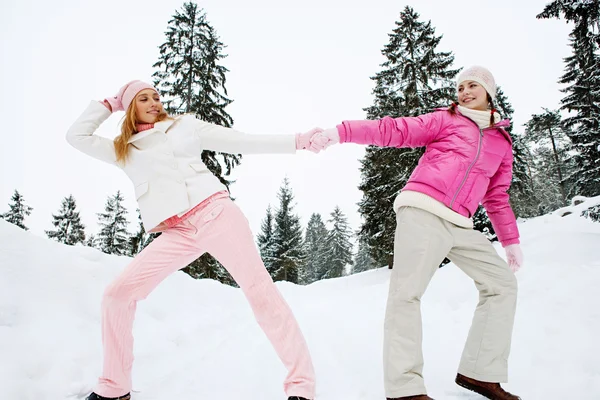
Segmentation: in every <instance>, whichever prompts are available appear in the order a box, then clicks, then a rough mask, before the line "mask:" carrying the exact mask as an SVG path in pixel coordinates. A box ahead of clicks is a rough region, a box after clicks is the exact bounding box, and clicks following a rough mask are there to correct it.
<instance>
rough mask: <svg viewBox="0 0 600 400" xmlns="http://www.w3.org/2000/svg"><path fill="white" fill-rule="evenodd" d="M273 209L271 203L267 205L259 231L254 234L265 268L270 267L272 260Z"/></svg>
mask: <svg viewBox="0 0 600 400" xmlns="http://www.w3.org/2000/svg"><path fill="white" fill-rule="evenodd" d="M273 224H274V219H273V211H272V210H271V205H269V206H268V207H267V215H266V216H265V218H264V219H263V220H262V222H261V224H260V233H259V234H258V235H256V241H257V245H258V249H259V251H260V257H261V258H262V260H263V262H264V263H265V267H267V270H268V269H269V268H270V267H271V262H272V261H273Z"/></svg>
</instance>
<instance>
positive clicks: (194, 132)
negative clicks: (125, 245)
mask: <svg viewBox="0 0 600 400" xmlns="http://www.w3.org/2000/svg"><path fill="white" fill-rule="evenodd" d="M110 115H111V113H110V111H109V110H108V109H107V108H106V107H105V106H104V105H102V104H101V103H100V102H97V101H92V102H91V103H90V105H89V106H88V107H87V108H86V110H85V111H84V112H83V114H81V116H80V117H79V118H77V120H76V121H75V123H74V124H73V125H72V126H71V128H70V129H69V131H68V132H67V141H68V142H69V143H70V144H71V145H72V146H73V147H75V148H76V149H78V150H81V151H82V152H84V153H86V154H88V155H90V156H92V157H94V158H97V159H99V160H102V161H105V162H107V163H109V164H114V165H116V166H117V167H119V168H121V169H122V170H123V171H124V172H125V173H126V174H127V176H128V177H129V179H131V181H132V182H133V185H134V187H135V197H136V199H137V202H138V204H139V208H140V213H141V215H142V222H143V224H144V228H145V229H146V231H149V232H150V231H152V230H153V229H154V228H156V227H157V226H158V225H159V224H160V223H161V222H162V221H164V220H166V219H167V218H169V217H172V216H174V215H179V216H181V215H183V214H184V213H185V212H186V211H188V210H189V209H191V208H192V207H194V206H195V205H197V204H198V203H200V202H202V201H203V200H204V199H206V198H208V197H210V196H211V195H212V194H214V193H216V192H219V191H221V190H226V187H225V186H224V185H223V184H222V183H221V182H220V181H219V179H217V177H215V176H214V175H213V174H212V173H211V172H210V171H209V170H208V168H207V167H206V165H205V164H204V163H203V162H202V159H201V154H202V150H205V149H206V150H213V151H217V152H223V153H231V154H259V153H295V152H296V142H295V136H294V135H247V134H244V133H242V132H238V131H236V130H234V129H231V128H225V127H222V126H219V125H215V124H210V123H207V122H203V121H200V120H198V119H196V118H195V117H193V116H191V115H184V116H181V117H178V118H176V119H175V120H166V121H161V122H157V123H156V124H154V128H152V129H148V130H145V131H142V132H140V133H136V134H135V135H133V136H132V138H131V139H130V140H129V143H130V144H131V146H130V152H129V158H128V160H127V162H126V163H125V164H121V163H117V157H116V153H115V149H114V144H113V141H112V140H110V139H108V138H105V137H101V136H98V135H94V132H95V131H96V129H98V127H99V126H100V124H101V123H102V122H104V121H105V120H106V119H107V118H108V117H109V116H110Z"/></svg>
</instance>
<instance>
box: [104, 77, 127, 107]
mask: <svg viewBox="0 0 600 400" xmlns="http://www.w3.org/2000/svg"><path fill="white" fill-rule="evenodd" d="M128 86H129V83H128V84H126V85H124V86H123V87H121V89H119V91H118V92H117V94H115V95H114V96H112V97H107V98H106V99H104V101H105V102H107V103H108V104H110V108H111V111H112V112H117V111H125V108H124V107H123V103H122V101H121V100H122V99H123V93H125V90H126V89H127V87H128Z"/></svg>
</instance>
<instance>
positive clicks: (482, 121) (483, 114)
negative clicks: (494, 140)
mask: <svg viewBox="0 0 600 400" xmlns="http://www.w3.org/2000/svg"><path fill="white" fill-rule="evenodd" d="M457 108H458V111H460V113H461V114H462V115H464V116H465V117H469V118H471V119H472V120H473V121H475V123H477V125H479V128H480V129H485V128H489V127H490V113H491V111H479V110H471V109H470V108H467V107H463V106H458V107H457ZM498 122H500V114H498V112H495V113H494V123H495V124H497V123H498Z"/></svg>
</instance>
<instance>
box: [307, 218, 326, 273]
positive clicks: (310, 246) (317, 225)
mask: <svg viewBox="0 0 600 400" xmlns="http://www.w3.org/2000/svg"><path fill="white" fill-rule="evenodd" d="M328 235H329V232H328V230H327V227H326V226H325V223H324V222H323V219H322V218H321V214H318V213H313V214H312V215H311V216H310V219H309V220H308V224H307V226H306V234H305V236H304V247H305V251H306V260H305V263H304V265H303V267H302V273H301V279H300V282H301V283H304V284H309V283H313V282H315V281H317V280H318V279H319V274H320V273H321V272H322V271H324V270H325V268H326V259H325V253H326V250H327V244H326V240H325V239H326V238H327V237H328Z"/></svg>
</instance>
